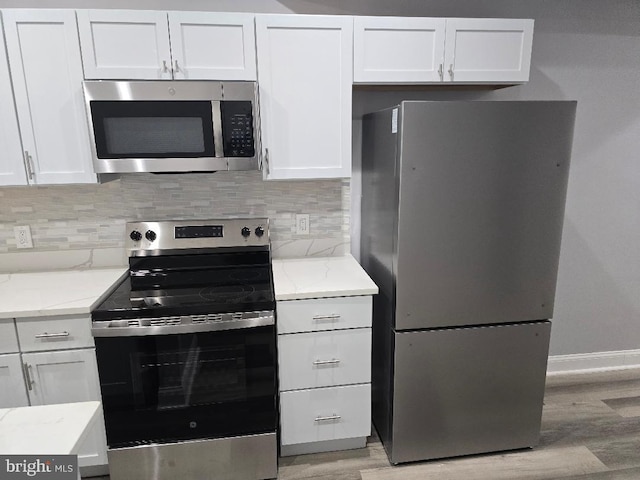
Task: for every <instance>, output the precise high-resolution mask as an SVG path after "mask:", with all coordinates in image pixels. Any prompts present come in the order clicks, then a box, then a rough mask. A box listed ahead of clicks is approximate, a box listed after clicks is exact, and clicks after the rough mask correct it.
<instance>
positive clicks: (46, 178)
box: [3, 9, 96, 184]
mask: <svg viewBox="0 0 640 480" xmlns="http://www.w3.org/2000/svg"><path fill="white" fill-rule="evenodd" d="M3 18H4V27H5V35H6V41H7V52H8V54H9V66H10V67H11V77H12V79H13V87H14V93H15V98H16V106H17V110H18V120H19V124H20V132H21V135H22V144H23V147H24V150H26V151H27V152H28V155H29V156H30V157H31V159H32V162H31V163H32V165H33V171H34V178H33V183H38V184H46V183H50V184H52V183H93V182H95V181H96V176H95V174H94V173H93V166H92V164H91V151H90V149H89V127H88V125H87V116H86V112H85V107H84V98H83V94H82V62H81V60H80V45H79V43H78V31H77V28H76V17H75V13H74V12H73V11H69V10H40V9H34V10H6V11H4V12H3Z"/></svg>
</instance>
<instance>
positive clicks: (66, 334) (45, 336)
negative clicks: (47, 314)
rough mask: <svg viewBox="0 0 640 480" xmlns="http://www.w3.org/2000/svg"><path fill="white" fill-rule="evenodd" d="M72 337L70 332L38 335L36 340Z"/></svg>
mask: <svg viewBox="0 0 640 480" xmlns="http://www.w3.org/2000/svg"><path fill="white" fill-rule="evenodd" d="M69 335H70V333H69V332H58V333H47V332H44V333H39V334H38V335H36V338H62V337H68V336H69Z"/></svg>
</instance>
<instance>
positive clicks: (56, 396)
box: [22, 348, 107, 467]
mask: <svg viewBox="0 0 640 480" xmlns="http://www.w3.org/2000/svg"><path fill="white" fill-rule="evenodd" d="M22 360H23V362H24V364H25V369H26V373H27V387H28V390H29V398H30V399H31V405H51V404H55V403H72V402H86V401H90V400H97V401H100V400H101V398H100V383H99V381H98V367H97V364H96V353H95V349H93V348H82V349H75V350H60V351H53V352H37V353H23V354H22ZM106 453H107V443H106V436H105V430H104V422H98V423H97V424H96V425H95V426H94V428H93V431H92V432H91V434H90V435H89V436H88V437H87V440H86V441H85V443H84V444H83V445H82V447H81V448H80V453H79V455H78V463H79V466H80V467H86V466H93V465H105V464H106V463H107V457H106Z"/></svg>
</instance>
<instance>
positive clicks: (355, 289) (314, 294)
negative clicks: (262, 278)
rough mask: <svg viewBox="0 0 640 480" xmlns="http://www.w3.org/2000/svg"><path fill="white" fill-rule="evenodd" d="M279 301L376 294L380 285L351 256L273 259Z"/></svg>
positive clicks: (275, 285)
mask: <svg viewBox="0 0 640 480" xmlns="http://www.w3.org/2000/svg"><path fill="white" fill-rule="evenodd" d="M273 284H274V289H275V297H276V300H301V299H305V298H326V297H348V296H355V295H373V294H376V293H378V287H377V286H376V284H375V283H373V280H371V278H369V275H367V273H366V272H365V271H364V269H363V268H362V267H361V266H360V264H359V263H358V262H357V261H356V259H355V258H353V257H352V256H351V255H345V256H342V257H322V258H313V257H309V258H291V259H280V260H278V259H274V260H273Z"/></svg>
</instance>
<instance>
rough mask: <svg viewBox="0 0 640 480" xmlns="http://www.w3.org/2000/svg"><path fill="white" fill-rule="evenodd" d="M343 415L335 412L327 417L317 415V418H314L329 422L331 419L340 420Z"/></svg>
mask: <svg viewBox="0 0 640 480" xmlns="http://www.w3.org/2000/svg"><path fill="white" fill-rule="evenodd" d="M341 418H342V417H341V416H340V415H336V414H335V413H334V414H333V415H329V416H327V417H316V419H315V420H314V422H327V421H329V420H340V419H341Z"/></svg>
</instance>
